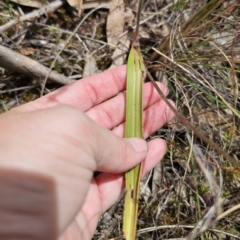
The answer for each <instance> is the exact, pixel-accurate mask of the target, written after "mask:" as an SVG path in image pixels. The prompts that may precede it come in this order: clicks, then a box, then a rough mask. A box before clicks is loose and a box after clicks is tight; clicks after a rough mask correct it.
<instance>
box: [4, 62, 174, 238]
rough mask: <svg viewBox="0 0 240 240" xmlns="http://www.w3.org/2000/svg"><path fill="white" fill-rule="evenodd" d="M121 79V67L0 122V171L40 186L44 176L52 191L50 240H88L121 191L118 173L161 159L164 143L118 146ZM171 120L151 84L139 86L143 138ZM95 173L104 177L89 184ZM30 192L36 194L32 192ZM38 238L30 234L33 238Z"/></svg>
mask: <svg viewBox="0 0 240 240" xmlns="http://www.w3.org/2000/svg"><path fill="white" fill-rule="evenodd" d="M125 79H126V67H125V66H121V67H118V68H116V69H113V70H110V71H106V72H104V73H101V74H98V75H95V76H93V77H89V78H86V79H83V80H81V81H78V82H76V83H74V84H71V85H68V86H65V87H62V88H60V89H58V90H56V91H55V92H52V93H50V94H48V95H46V96H44V97H42V98H40V99H38V100H36V101H33V102H31V103H28V104H25V105H22V106H20V107H18V108H15V109H13V110H11V111H9V112H8V113H5V114H2V115H1V116H0V131H1V138H0V152H1V158H0V170H14V171H16V172H17V174H18V172H20V173H24V174H25V175H26V176H27V179H28V177H29V176H34V175H36V176H40V177H39V179H40V180H37V182H38V181H39V183H41V181H42V180H41V176H42V177H43V179H45V178H46V179H45V180H46V181H45V180H44V181H45V182H48V181H50V182H51V183H52V186H53V187H51V188H50V189H52V190H53V192H54V193H55V195H54V194H52V195H51V196H54V197H56V204H55V205H54V206H55V207H56V216H54V218H53V217H52V216H50V218H51V219H52V218H53V219H55V220H56V223H55V225H56V226H55V225H54V223H53V225H54V226H53V227H52V229H54V230H53V234H52V235H51V236H57V238H58V239H59V240H75V239H76V240H79V239H84V240H87V239H91V237H92V236H93V234H94V231H95V229H96V226H97V223H98V220H99V218H100V216H101V215H102V214H103V213H104V212H105V211H106V210H107V209H108V208H109V207H111V206H112V205H113V204H114V203H115V202H116V201H117V200H118V198H119V197H120V195H121V192H122V191H123V189H124V171H126V170H128V169H130V168H132V167H134V166H135V165H137V164H138V163H140V162H142V163H143V164H142V173H141V174H142V176H143V175H144V174H146V173H147V172H148V171H150V170H151V169H152V168H153V167H154V166H155V165H156V164H157V162H159V160H160V159H162V157H163V156H164V154H165V152H166V148H167V147H166V143H165V141H164V140H162V139H154V140H152V141H150V142H148V143H147V142H146V141H144V140H141V139H124V138H123V134H124V114H125V113H124V111H125V95H124V94H123V93H122V92H123V91H124V90H125V85H126V82H125ZM159 87H160V88H161V89H162V91H163V92H164V93H165V95H166V94H167V89H166V88H165V87H164V86H163V85H161V84H160V83H159ZM173 105H174V104H173ZM173 115H174V114H173V113H172V112H171V111H170V110H169V108H168V107H167V105H166V103H165V102H164V101H163V100H161V98H160V97H159V95H158V93H157V92H156V91H155V90H154V87H153V86H152V84H151V83H147V84H145V85H144V136H145V137H148V136H149V135H150V134H152V133H153V132H154V131H156V130H157V129H159V128H161V127H162V126H163V125H165V124H166V123H167V122H168V121H170V120H171V119H172V118H173ZM96 171H99V172H102V173H101V174H99V175H97V177H93V173H94V172H96ZM31 174H32V175H31ZM0 175H1V173H0ZM15 175H16V174H15ZM15 175H14V176H15ZM20 175H21V174H20ZM25 175H24V176H25ZM9 176H10V174H9ZM21 176H22V175H21ZM19 179H20V180H19ZM29 179H30V177H29ZM17 181H21V177H19V178H18V180H17ZM44 181H42V182H44ZM26 182H27V184H28V182H33V181H31V180H30V181H26ZM0 184H1V183H0ZM10 184H11V181H10ZM44 184H45V183H44ZM44 184H43V185H44ZM37 186H38V185H37ZM44 186H45V185H44ZM3 189H4V190H6V188H3ZM18 189H19V186H18ZM27 189H28V188H27ZM30 189H31V188H30ZM0 190H1V188H0ZM34 190H35V191H38V189H37V187H34ZM24 191H25V190H24ZM24 191H23V196H24V197H25V198H26V196H30V198H31V196H32V195H31V193H28V192H26V193H24ZM26 191H27V190H26ZM13 194H14V192H13ZM0 195H1V192H0ZM37 196H38V195H37ZM54 197H53V198H54ZM16 198H17V197H16ZM20 198H21V197H18V202H19V199H20ZM25 198H24V199H25ZM53 198H50V199H53ZM34 199H35V195H34ZM46 199H49V198H48V197H46ZM54 199H55V198H54ZM25 200H26V199H25ZM34 201H35V200H34ZM41 201H42V202H43V203H42V204H41ZM46 201H48V200H46ZM46 201H45V198H43V200H40V204H36V205H43V206H45V205H46V206H48V208H50V206H51V205H50V203H49V204H47V203H46ZM37 202H38V201H37ZM53 202H54V201H53ZM13 204H14V201H13ZM46 209H47V207H46ZM46 209H45V210H46ZM17 214H20V213H16V216H14V219H15V218H16V219H18V218H19V217H20V218H19V219H21V216H18V215H17ZM0 216H1V202H0ZM48 217H49V216H48ZM0 220H1V217H0ZM3 221H4V219H3ZM39 221H41V220H39ZM50 222H51V223H52V222H54V221H52V220H51V221H50ZM38 225H39V224H38ZM48 226H49V224H48ZM26 231H28V230H26ZM44 231H45V230H44V229H40V232H39V233H38V232H37V230H36V234H39V235H41V233H42V232H44ZM33 232H34V229H33ZM5 234H6V233H5ZM1 236H3V235H1V228H0V237H1ZM4 236H5V235H4ZM53 238H54V237H53ZM9 239H10V238H9ZM36 239H43V238H41V236H40V237H39V238H36Z"/></svg>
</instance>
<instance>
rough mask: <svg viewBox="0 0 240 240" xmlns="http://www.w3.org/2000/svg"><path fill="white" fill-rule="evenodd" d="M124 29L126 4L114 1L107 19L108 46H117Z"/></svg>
mask: <svg viewBox="0 0 240 240" xmlns="http://www.w3.org/2000/svg"><path fill="white" fill-rule="evenodd" d="M123 29H124V2H123V0H112V1H111V4H110V8H109V14H108V18H107V40H108V44H110V45H114V46H116V45H117V43H118V38H119V35H120V34H121V33H122V32H123Z"/></svg>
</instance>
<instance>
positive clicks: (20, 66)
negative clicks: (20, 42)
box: [0, 45, 75, 85]
mask: <svg viewBox="0 0 240 240" xmlns="http://www.w3.org/2000/svg"><path fill="white" fill-rule="evenodd" d="M0 66H1V67H3V68H6V69H8V70H11V71H15V72H20V73H23V74H25V75H27V76H30V77H33V78H35V79H37V80H38V81H41V82H42V81H43V80H44V79H45V78H46V77H47V76H48V80H49V81H52V82H55V83H60V84H63V85H66V84H69V83H72V82H75V81H74V80H72V79H69V78H67V77H65V76H64V75H61V74H59V73H57V72H55V71H52V70H50V69H49V68H47V67H45V66H43V65H42V64H40V63H38V62H36V61H34V60H32V59H31V58H29V57H26V56H24V55H22V54H20V53H17V52H14V51H13V50H10V49H8V48H6V47H3V46H1V45H0ZM49 72H50V73H49Z"/></svg>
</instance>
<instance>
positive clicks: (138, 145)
mask: <svg viewBox="0 0 240 240" xmlns="http://www.w3.org/2000/svg"><path fill="white" fill-rule="evenodd" d="M127 140H128V141H129V142H130V143H131V145H132V146H133V148H134V149H135V151H136V152H147V150H148V144H147V142H146V141H145V140H143V139H140V138H128V139H127Z"/></svg>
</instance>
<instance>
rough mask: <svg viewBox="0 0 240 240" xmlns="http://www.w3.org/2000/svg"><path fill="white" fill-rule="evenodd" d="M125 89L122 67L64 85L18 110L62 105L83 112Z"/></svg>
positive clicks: (123, 69)
mask: <svg viewBox="0 0 240 240" xmlns="http://www.w3.org/2000/svg"><path fill="white" fill-rule="evenodd" d="M125 88H126V66H125V65H124V66H120V67H117V68H114V69H112V70H109V71H105V72H102V73H99V74H96V75H94V76H91V77H88V78H84V79H81V80H79V81H76V82H75V83H72V84H69V85H66V86H64V87H62V88H59V89H58V90H56V91H54V92H52V93H50V94H48V95H46V96H44V97H41V98H39V99H37V100H35V101H33V102H31V103H28V104H25V105H23V106H21V107H19V108H18V110H19V111H32V110H36V109H43V108H49V107H53V106H57V105H60V104H64V105H70V106H72V107H76V108H79V109H81V110H82V111H84V112H85V111H87V110H89V109H90V108H92V107H93V106H96V105H98V104H99V103H101V102H103V101H105V100H107V99H109V98H112V97H113V96H115V95H117V94H118V93H119V92H122V91H124V89H125Z"/></svg>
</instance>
